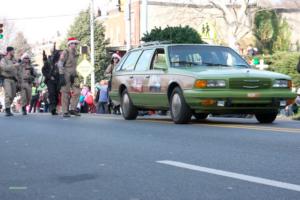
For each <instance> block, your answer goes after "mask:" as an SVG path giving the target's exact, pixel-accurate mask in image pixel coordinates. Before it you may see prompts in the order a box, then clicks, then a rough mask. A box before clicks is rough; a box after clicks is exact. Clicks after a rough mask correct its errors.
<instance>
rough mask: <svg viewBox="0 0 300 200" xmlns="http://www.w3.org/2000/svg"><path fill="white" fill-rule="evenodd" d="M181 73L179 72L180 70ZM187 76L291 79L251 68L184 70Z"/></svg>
mask: <svg viewBox="0 0 300 200" xmlns="http://www.w3.org/2000/svg"><path fill="white" fill-rule="evenodd" d="M180 71H181V70H180ZM184 71H187V72H188V74H190V75H193V76H196V77H197V78H221V79H224V78H243V77H247V78H251V77H256V78H273V79H289V80H290V79H291V77H289V76H287V75H284V74H280V73H276V72H271V71H264V70H257V69H251V68H235V67H230V68H229V67H204V68H198V69H196V68H194V69H188V70H187V69H185V70H184Z"/></svg>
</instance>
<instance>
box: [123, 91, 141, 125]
mask: <svg viewBox="0 0 300 200" xmlns="http://www.w3.org/2000/svg"><path fill="white" fill-rule="evenodd" d="M121 108H122V115H123V117H124V119H126V120H134V119H136V118H137V116H138V110H137V108H136V107H135V106H134V105H133V103H132V101H131V99H130V97H129V94H128V92H127V90H124V91H123V92H122V98H121Z"/></svg>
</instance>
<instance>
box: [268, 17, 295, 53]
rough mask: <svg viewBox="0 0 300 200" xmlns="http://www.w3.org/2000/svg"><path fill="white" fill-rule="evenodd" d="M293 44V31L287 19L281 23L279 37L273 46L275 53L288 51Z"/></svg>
mask: <svg viewBox="0 0 300 200" xmlns="http://www.w3.org/2000/svg"><path fill="white" fill-rule="evenodd" d="M290 42H291V30H290V27H289V24H288V23H287V21H286V20H285V19H283V20H281V21H280V24H279V29H278V35H277V37H276V40H275V42H274V44H273V49H272V50H273V52H276V51H288V50H289V48H290Z"/></svg>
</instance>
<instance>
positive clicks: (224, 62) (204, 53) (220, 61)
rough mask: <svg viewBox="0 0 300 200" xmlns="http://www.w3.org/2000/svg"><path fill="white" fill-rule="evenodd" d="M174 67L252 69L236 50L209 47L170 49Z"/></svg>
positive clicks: (181, 46)
mask: <svg viewBox="0 0 300 200" xmlns="http://www.w3.org/2000/svg"><path fill="white" fill-rule="evenodd" d="M168 50H169V59H170V62H171V66H172V67H203V66H206V67H210V66H213V67H216V66H221V67H250V66H249V65H248V64H247V62H246V61H245V60H244V59H243V58H242V57H241V56H239V55H238V54H237V53H236V52H235V51H234V50H232V49H231V48H228V47H221V46H207V45H178V46H170V47H169V49H168Z"/></svg>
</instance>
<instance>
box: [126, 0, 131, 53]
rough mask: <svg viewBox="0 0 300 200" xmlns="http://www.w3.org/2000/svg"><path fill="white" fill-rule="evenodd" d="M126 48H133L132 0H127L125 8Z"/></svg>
mask: <svg viewBox="0 0 300 200" xmlns="http://www.w3.org/2000/svg"><path fill="white" fill-rule="evenodd" d="M125 26H126V50H127V51H128V50H129V49H131V0H127V1H126V8H125Z"/></svg>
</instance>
